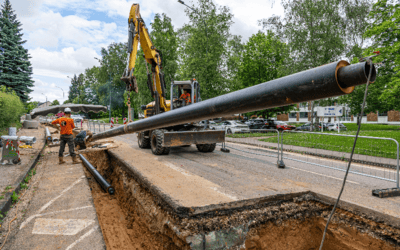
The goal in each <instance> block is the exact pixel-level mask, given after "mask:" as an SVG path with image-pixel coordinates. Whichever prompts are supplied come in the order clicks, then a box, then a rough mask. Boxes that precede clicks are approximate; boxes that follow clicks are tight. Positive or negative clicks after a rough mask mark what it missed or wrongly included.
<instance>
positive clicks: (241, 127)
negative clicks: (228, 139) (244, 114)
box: [213, 121, 250, 134]
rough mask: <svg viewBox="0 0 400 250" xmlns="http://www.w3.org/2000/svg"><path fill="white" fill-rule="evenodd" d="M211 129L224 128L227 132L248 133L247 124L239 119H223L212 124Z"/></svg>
mask: <svg viewBox="0 0 400 250" xmlns="http://www.w3.org/2000/svg"><path fill="white" fill-rule="evenodd" d="M213 129H215V130H225V131H226V133H227V134H234V133H237V132H242V133H250V128H249V126H248V125H246V124H244V123H242V122H239V121H223V122H221V123H219V124H217V125H216V126H214V128H213Z"/></svg>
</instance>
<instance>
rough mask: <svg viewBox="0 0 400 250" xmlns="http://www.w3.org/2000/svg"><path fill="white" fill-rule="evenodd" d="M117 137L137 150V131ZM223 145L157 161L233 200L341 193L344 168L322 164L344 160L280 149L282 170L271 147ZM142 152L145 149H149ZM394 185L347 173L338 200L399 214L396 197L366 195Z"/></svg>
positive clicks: (173, 151) (387, 173) (180, 152)
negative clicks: (226, 148) (205, 182)
mask: <svg viewBox="0 0 400 250" xmlns="http://www.w3.org/2000/svg"><path fill="white" fill-rule="evenodd" d="M116 139H118V140H121V141H124V142H125V143H128V144H129V145H130V146H131V147H132V148H135V149H139V147H138V145H137V137H136V134H129V135H124V136H119V137H116ZM227 146H229V147H230V151H231V152H230V153H223V152H221V151H220V147H217V148H216V150H215V151H214V152H213V153H201V152H199V151H197V148H196V146H195V145H192V146H191V147H177V148H172V149H171V151H170V154H169V155H162V156H158V157H157V159H158V161H161V162H164V163H170V164H173V165H174V166H176V167H177V168H178V169H181V170H182V171H185V172H189V173H190V174H193V175H197V176H200V177H202V178H204V179H207V180H209V181H211V182H213V183H215V184H218V185H219V186H220V187H221V188H220V189H219V190H218V191H219V192H222V193H224V194H226V195H227V196H229V197H233V198H234V199H235V200H242V199H250V198H258V197H263V196H268V195H273V194H282V193H291V192H300V191H307V190H310V191H313V192H316V193H320V194H323V195H327V196H331V197H337V195H338V193H339V191H340V188H341V185H342V182H343V177H344V174H345V173H344V171H338V170H334V169H331V168H327V167H336V166H341V167H342V168H344V167H345V164H346V163H343V162H340V161H335V160H330V159H323V158H317V157H313V156H307V155H305V156H303V155H300V154H292V153H284V161H285V164H286V168H285V169H279V168H277V166H276V162H277V158H276V157H275V155H276V154H277V152H276V151H274V150H266V149H261V148H257V147H253V146H246V145H240V144H234V143H227ZM141 150H145V151H147V152H148V150H149V149H141ZM244 151H246V152H244ZM285 158H290V159H285ZM299 161H302V162H299ZM307 162H311V163H312V164H310V163H307ZM316 164H318V165H324V166H327V167H321V166H318V165H316ZM352 169H353V170H355V171H359V172H364V173H368V174H369V173H371V174H374V173H376V175H378V176H382V177H383V176H385V178H388V177H389V176H390V179H394V178H395V171H394V170H388V169H386V170H382V169H381V168H378V167H368V166H361V165H357V164H354V165H352ZM395 185H396V183H395V182H391V181H386V180H380V179H376V178H371V177H366V176H361V175H356V174H352V173H350V174H349V176H348V179H347V182H346V188H345V191H344V193H343V195H342V200H345V201H348V202H351V203H356V204H358V205H360V206H363V207H367V208H372V209H374V210H377V211H380V212H383V213H385V214H390V215H392V216H395V217H400V215H399V212H398V211H400V210H399V209H400V197H391V198H385V199H381V198H377V197H374V196H372V194H371V192H372V190H373V189H383V188H393V187H395Z"/></svg>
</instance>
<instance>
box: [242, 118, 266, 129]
mask: <svg viewBox="0 0 400 250" xmlns="http://www.w3.org/2000/svg"><path fill="white" fill-rule="evenodd" d="M264 124H265V123H264V120H261V119H254V120H251V122H250V123H248V124H246V125H248V126H249V128H250V129H261V128H262V127H263V126H264Z"/></svg>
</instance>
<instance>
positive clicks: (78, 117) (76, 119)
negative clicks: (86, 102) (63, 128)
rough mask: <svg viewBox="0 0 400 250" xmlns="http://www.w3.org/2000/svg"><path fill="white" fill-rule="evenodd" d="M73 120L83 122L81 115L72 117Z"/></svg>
mask: <svg viewBox="0 0 400 250" xmlns="http://www.w3.org/2000/svg"><path fill="white" fill-rule="evenodd" d="M71 118H72V119H74V122H81V121H82V120H83V119H82V117H81V116H80V115H71Z"/></svg>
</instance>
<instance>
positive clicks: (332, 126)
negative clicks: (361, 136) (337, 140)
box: [327, 123, 347, 131]
mask: <svg viewBox="0 0 400 250" xmlns="http://www.w3.org/2000/svg"><path fill="white" fill-rule="evenodd" d="M339 124H340V131H346V130H347V127H346V126H345V125H343V124H342V123H330V124H328V128H327V129H328V131H338V129H339V127H338V125H339Z"/></svg>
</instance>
